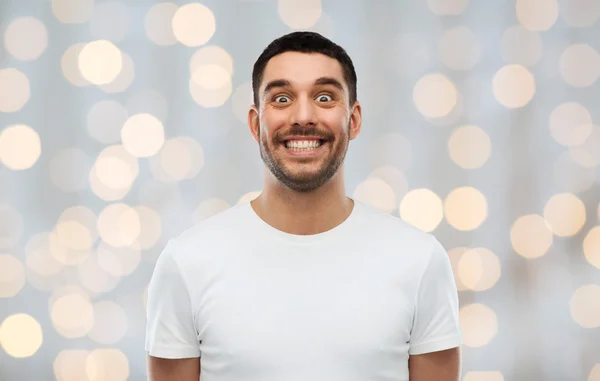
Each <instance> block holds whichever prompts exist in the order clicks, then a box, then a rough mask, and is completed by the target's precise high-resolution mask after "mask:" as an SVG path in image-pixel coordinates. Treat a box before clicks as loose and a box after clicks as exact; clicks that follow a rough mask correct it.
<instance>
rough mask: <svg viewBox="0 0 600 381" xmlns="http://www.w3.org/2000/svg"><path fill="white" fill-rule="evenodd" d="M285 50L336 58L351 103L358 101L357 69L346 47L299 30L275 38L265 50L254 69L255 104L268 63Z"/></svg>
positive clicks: (258, 97) (314, 33) (313, 33)
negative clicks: (340, 67)
mask: <svg viewBox="0 0 600 381" xmlns="http://www.w3.org/2000/svg"><path fill="white" fill-rule="evenodd" d="M285 52H300V53H320V54H324V55H326V56H329V57H331V58H333V59H336V60H337V61H338V62H339V63H340V64H341V66H342V73H343V75H344V80H345V81H346V84H347V85H348V92H349V93H350V94H349V95H350V105H353V104H354V102H355V101H356V71H355V70H354V64H353V63H352V60H351V59H350V56H349V55H348V53H346V51H345V50H344V48H342V47H341V46H339V45H338V44H336V43H334V42H333V41H331V40H329V39H328V38H326V37H324V36H322V35H321V34H319V33H316V32H308V31H299V32H292V33H288V34H286V35H284V36H281V37H279V38H277V39H276V40H273V41H272V42H271V43H270V44H269V45H268V46H267V47H266V48H265V50H263V52H262V53H261V55H260V56H259V57H258V59H257V60H256V62H255V63H254V68H253V69H252V92H253V95H254V104H255V105H256V106H258V105H259V99H260V96H259V88H260V85H261V82H262V79H263V74H264V72H265V67H267V63H268V62H269V60H270V59H271V58H273V57H275V56H276V55H278V54H281V53H285Z"/></svg>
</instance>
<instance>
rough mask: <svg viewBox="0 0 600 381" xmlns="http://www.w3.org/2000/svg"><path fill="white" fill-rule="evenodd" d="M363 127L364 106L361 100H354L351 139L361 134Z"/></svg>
mask: <svg viewBox="0 0 600 381" xmlns="http://www.w3.org/2000/svg"><path fill="white" fill-rule="evenodd" d="M361 128H362V107H361V106H360V102H358V101H356V102H354V105H353V106H352V114H350V131H349V135H350V140H353V139H354V138H356V137H357V136H358V135H359V134H360V129H361Z"/></svg>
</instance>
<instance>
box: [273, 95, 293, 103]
mask: <svg viewBox="0 0 600 381" xmlns="http://www.w3.org/2000/svg"><path fill="white" fill-rule="evenodd" d="M289 101H290V98H288V97H286V96H285V95H280V96H278V97H275V102H277V103H288V102H289Z"/></svg>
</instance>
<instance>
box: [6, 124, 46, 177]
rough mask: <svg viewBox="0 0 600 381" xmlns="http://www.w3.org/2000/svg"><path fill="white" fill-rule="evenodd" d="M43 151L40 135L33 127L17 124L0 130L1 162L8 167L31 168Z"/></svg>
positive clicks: (16, 168)
mask: <svg viewBox="0 0 600 381" xmlns="http://www.w3.org/2000/svg"><path fill="white" fill-rule="evenodd" d="M41 153H42V143H41V141H40V136H39V135H38V133H37V132H36V131H35V130H34V129H33V128H31V127H29V126H26V125H24V124H16V125H12V126H8V127H6V128H5V129H3V130H2V131H1V132H0V162H2V164H4V166H6V167H7V168H8V169H12V170H14V171H22V170H25V169H29V168H31V167H33V165H34V164H35V163H36V162H37V161H38V159H39V158H40V155H41Z"/></svg>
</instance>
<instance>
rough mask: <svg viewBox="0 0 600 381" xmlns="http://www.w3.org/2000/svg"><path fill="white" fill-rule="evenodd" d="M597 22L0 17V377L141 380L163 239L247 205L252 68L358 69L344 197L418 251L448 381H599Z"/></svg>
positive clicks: (541, 7) (327, 14)
mask: <svg viewBox="0 0 600 381" xmlns="http://www.w3.org/2000/svg"><path fill="white" fill-rule="evenodd" d="M599 18H600V1H598V0H560V1H557V0H516V1H515V0H510V1H468V0H419V1H391V0H390V1H377V2H374V1H366V0H364V1H358V0H356V1H341V0H337V1H334V0H322V1H321V0H279V1H266V0H265V1H242V0H226V1H223V0H206V1H203V2H189V3H188V2H173V3H167V2H164V3H160V2H156V1H150V0H127V1H125V0H121V1H120V2H119V1H110V0H107V1H100V0H97V1H94V0H3V1H1V2H0V32H1V37H2V39H1V45H2V46H1V48H0V57H1V63H0V298H1V299H0V324H1V325H0V347H1V348H2V349H1V350H0V379H1V380H10V381H12V380H34V379H35V380H51V379H56V380H59V381H86V380H89V381H120V380H126V379H129V380H143V379H145V374H146V370H145V368H146V358H145V356H146V355H145V352H144V345H143V341H144V328H145V303H146V295H147V285H148V282H149V279H150V275H151V273H152V269H153V267H154V263H155V261H156V258H157V256H158V255H159V253H160V251H161V249H162V248H163V247H164V245H165V244H166V242H167V240H168V239H169V238H172V237H174V236H176V235H178V234H179V233H180V232H182V231H183V230H184V229H186V228H188V227H190V226H191V225H192V224H193V223H195V222H197V221H200V220H202V219H204V218H207V217H208V216H210V215H213V214H214V213H217V212H219V211H221V210H224V209H226V208H228V207H230V206H232V205H235V204H236V203H239V202H242V201H247V200H249V199H251V198H253V197H256V195H257V194H258V193H259V192H260V188H261V186H262V162H261V160H260V157H259V153H258V147H257V144H256V143H255V142H254V140H253V139H252V138H251V137H250V134H249V132H248V129H247V127H246V115H247V110H248V107H249V105H250V104H251V85H250V76H251V70H252V64H253V63H254V60H255V59H256V58H257V57H258V55H259V54H260V52H261V51H262V49H263V48H264V47H265V46H266V44H267V43H268V42H270V41H271V40H272V39H274V38H276V37H278V36H280V35H282V34H285V33H287V32H289V31H292V30H315V31H318V32H320V33H322V34H324V35H325V36H328V37H330V38H332V39H334V41H336V42H338V43H340V44H341V45H342V46H344V47H345V48H346V49H347V50H348V52H349V54H350V55H351V57H352V58H353V60H354V62H355V65H356V68H357V72H358V78H359V83H358V91H359V93H358V94H359V99H360V100H361V101H362V104H363V109H364V126H363V130H362V133H361V135H360V137H359V138H358V139H356V140H355V141H353V142H352V144H351V146H350V149H349V152H348V156H347V161H346V163H347V165H346V173H347V176H346V182H347V191H348V193H349V194H350V195H353V196H354V197H355V198H356V199H359V200H361V201H364V202H367V203H369V204H371V205H374V206H375V207H377V208H379V209H381V210H383V211H385V212H387V213H390V214H393V215H395V216H398V217H400V218H403V219H404V220H406V221H408V222H409V223H411V224H414V225H415V226H417V227H419V228H421V229H423V230H425V231H428V232H433V234H435V235H436V236H437V237H438V238H439V240H440V241H441V242H442V244H443V245H444V246H445V247H446V248H447V249H448V251H449V255H450V258H451V261H452V265H453V269H454V272H455V276H456V282H457V286H458V289H459V296H460V304H461V310H460V321H461V327H462V330H463V334H464V339H465V344H464V346H463V356H464V360H463V377H462V380H464V381H502V380H561V381H565V380H587V381H599V380H600V205H599V203H600V175H599V169H598V166H600V107H599V106H600V81H598V78H599V77H600V21H598V19H599Z"/></svg>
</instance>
